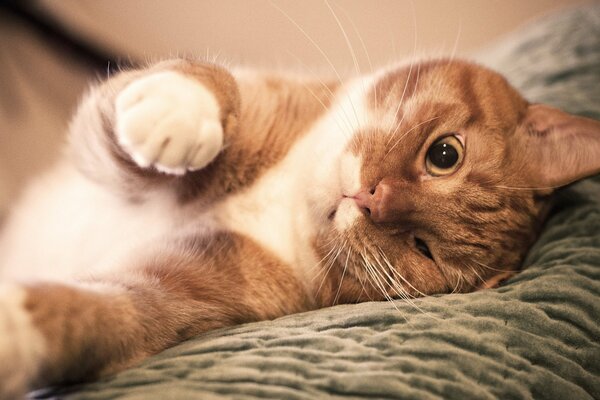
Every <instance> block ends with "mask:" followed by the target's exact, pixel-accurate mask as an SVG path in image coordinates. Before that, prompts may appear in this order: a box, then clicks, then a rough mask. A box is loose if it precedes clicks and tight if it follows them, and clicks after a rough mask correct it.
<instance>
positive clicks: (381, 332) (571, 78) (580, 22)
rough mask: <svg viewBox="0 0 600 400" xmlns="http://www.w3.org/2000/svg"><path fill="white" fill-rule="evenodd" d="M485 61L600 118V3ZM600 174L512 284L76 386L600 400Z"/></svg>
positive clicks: (143, 395) (222, 345)
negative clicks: (596, 399) (594, 399)
mask: <svg viewBox="0 0 600 400" xmlns="http://www.w3.org/2000/svg"><path fill="white" fill-rule="evenodd" d="M478 59H480V60H482V62H485V63H486V64H488V65H490V66H492V67H494V68H496V69H498V70H500V71H501V72H503V73H505V74H506V75H507V76H508V77H509V79H510V80H511V81H512V82H513V83H514V84H515V85H516V86H517V87H519V88H521V89H522V90H523V91H524V93H525V94H526V96H528V98H529V99H530V100H532V101H543V102H546V103H550V104H553V105H556V106H558V107H561V108H563V109H565V110H568V111H571V112H575V113H579V114H585V115H588V116H592V117H594V118H597V119H600V6H592V7H587V8H583V9H576V10H572V11H571V12H568V13H564V12H563V13H562V14H560V15H558V16H554V17H550V18H549V19H546V20H542V21H539V22H538V23H536V24H534V25H532V26H529V27H528V28H526V29H525V30H522V31H520V32H518V34H517V35H513V36H512V37H509V38H506V39H505V40H504V41H503V42H501V43H499V44H497V45H496V46H495V47H494V48H493V49H492V50H490V51H487V52H486V53H484V54H481V55H480V56H479V58H478ZM599 156H600V155H599ZM599 178H600V177H596V178H592V179H588V180H586V181H583V182H580V183H578V184H576V185H573V186H571V187H570V188H568V189H566V190H563V191H562V192H561V194H560V196H559V201H558V205H557V207H556V209H555V210H554V212H553V215H552V217H551V218H550V220H549V221H548V222H547V225H546V227H545V229H544V231H543V234H542V235H541V237H540V239H539V241H538V242H537V244H536V245H535V247H534V248H533V249H532V250H531V252H530V254H529V256H528V258H527V260H526V262H525V266H526V268H525V270H524V271H523V272H522V273H521V274H519V275H518V276H516V277H514V278H513V279H511V280H510V281H509V282H507V283H506V284H505V285H504V286H502V287H500V288H498V289H495V290H485V291H481V292H477V293H471V294H461V295H447V296H437V297H430V298H424V299H420V300H417V301H415V302H414V305H411V304H407V303H404V302H401V301H397V302H395V303H385V302H382V303H364V304H359V305H346V306H338V307H334V308H329V309H324V310H319V311H316V312H310V313H305V314H300V315H292V316H288V317H285V318H281V319H278V320H275V321H267V322H261V323H253V324H248V325H243V326H239V327H235V328H232V329H225V330H220V331H215V332H211V333H208V334H205V335H202V336H200V337H198V338H196V339H194V340H190V341H188V342H186V343H183V344H181V345H179V346H177V347H174V348H172V349H169V350H167V351H165V352H163V353H162V354H159V355H157V356H155V357H153V358H151V359H149V360H147V361H145V362H144V363H143V364H141V365H140V366H138V367H136V368H132V369H130V370H127V371H124V372H122V373H120V374H118V375H117V376H115V377H113V378H111V379H108V380H106V381H103V382H99V383H93V384H89V385H85V386H81V387H77V388H70V389H67V391H63V392H62V395H64V396H65V397H68V398H69V399H72V400H74V399H129V400H133V399H192V398H197V399H223V398H236V399H256V398H275V399H317V398H319V399H320V398H342V397H344V398H356V399H358V398H367V397H368V398H382V399H383V398H385V399H389V398H400V399H473V398H476V399H493V398H501V399H526V398H535V399H592V398H600V344H599V341H600V328H599V319H600V300H599V299H600V297H599V295H600V200H599V199H600V179H599Z"/></svg>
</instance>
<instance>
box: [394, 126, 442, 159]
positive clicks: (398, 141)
mask: <svg viewBox="0 0 600 400" xmlns="http://www.w3.org/2000/svg"><path fill="white" fill-rule="evenodd" d="M438 118H440V117H439V116H437V117H433V118H430V119H428V120H426V121H423V122H420V123H418V124H417V125H415V126H413V127H412V128H410V129H409V130H408V131H406V132H404V133H403V134H402V135H401V136H400V137H399V138H398V140H396V143H394V145H393V146H392V147H390V148H389V149H388V151H387V152H386V153H385V155H384V156H383V158H385V157H386V156H387V155H388V154H390V152H391V151H392V150H393V149H394V147H396V146H397V145H398V144H399V143H400V142H401V141H402V139H404V138H405V137H406V135H408V134H409V133H410V132H412V131H414V130H415V129H417V128H418V127H420V126H421V125H424V124H426V123H429V122H431V121H433V120H436V119H438Z"/></svg>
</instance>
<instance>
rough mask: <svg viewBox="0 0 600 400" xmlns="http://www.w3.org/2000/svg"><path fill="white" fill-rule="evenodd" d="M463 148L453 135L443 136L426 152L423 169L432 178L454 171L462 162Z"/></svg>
mask: <svg viewBox="0 0 600 400" xmlns="http://www.w3.org/2000/svg"><path fill="white" fill-rule="evenodd" d="M463 155H464V148H463V145H462V143H461V142H460V140H458V138H457V137H456V136H454V135H449V136H444V137H443V138H441V139H439V140H438V141H437V142H435V143H434V144H432V145H431V147H430V148H429V150H427V157H426V158H425V167H426V168H427V172H428V173H429V174H430V175H433V176H443V175H448V174H451V173H452V172H454V171H456V169H457V168H458V167H459V166H460V163H461V162H462V160H463Z"/></svg>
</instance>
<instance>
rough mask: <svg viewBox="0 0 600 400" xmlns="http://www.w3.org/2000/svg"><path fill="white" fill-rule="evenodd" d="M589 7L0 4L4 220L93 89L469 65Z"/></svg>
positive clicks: (563, 0) (401, 1)
mask: <svg viewBox="0 0 600 400" xmlns="http://www.w3.org/2000/svg"><path fill="white" fill-rule="evenodd" d="M589 2H591V1H584V0H527V1H524V0H485V1H480V0H444V1H440V0H329V1H326V0H302V1H298V0H272V1H269V0H171V1H162V0H103V1H96V0H39V1H31V0H29V1H26V0H21V1H17V0H14V1H7V0H0V216H1V215H2V211H3V210H5V209H6V207H7V206H8V205H9V204H10V203H11V202H12V201H13V200H14V199H15V197H16V196H17V195H18V193H19V192H20V190H21V189H22V188H23V185H24V184H25V183H26V182H28V181H29V180H30V179H31V177H33V176H35V175H36V174H38V173H39V172H41V171H43V170H44V169H45V168H47V167H48V166H49V165H50V164H51V163H52V162H53V160H55V159H56V157H57V156H58V154H59V149H60V144H61V143H62V142H63V140H64V133H65V131H66V128H67V125H68V122H69V118H70V115H71V114H72V113H73V111H74V109H75V107H76V104H77V100H78V99H79V98H80V96H81V95H82V93H83V92H84V90H85V88H86V87H87V85H89V83H90V82H92V81H96V80H98V79H102V78H103V77H106V76H107V74H108V72H109V71H114V70H117V69H118V67H119V66H134V65H139V64H143V63H145V62H147V61H152V60H158V59H162V58H168V57H175V56H178V55H187V56H200V57H208V58H209V59H211V60H212V59H216V60H217V61H221V62H226V63H230V64H233V65H238V64H243V65H248V66H252V67H258V68H265V69H291V70H293V71H301V72H305V73H308V74H320V75H335V74H339V75H341V76H344V75H348V74H352V73H355V71H363V72H364V71H370V70H371V69H373V68H377V67H379V66H382V65H385V64H388V63H390V62H392V61H394V60H399V59H404V58H408V57H412V56H418V55H423V54H427V55H431V54H434V55H442V54H455V55H458V56H467V57H468V56H469V55H470V54H474V53H475V52H477V51H480V50H484V49H485V47H486V46H488V45H490V44H492V43H493V42H494V41H496V40H499V39H500V38H501V37H502V36H503V35H505V34H507V33H508V32H510V31H512V30H514V29H515V28H517V27H518V26H520V25H522V24H525V23H527V22H528V21H530V20H532V19H534V18H538V17H541V16H543V15H544V14H547V13H550V12H555V11H556V10H559V9H561V8H565V7H572V6H576V5H579V4H584V3H589Z"/></svg>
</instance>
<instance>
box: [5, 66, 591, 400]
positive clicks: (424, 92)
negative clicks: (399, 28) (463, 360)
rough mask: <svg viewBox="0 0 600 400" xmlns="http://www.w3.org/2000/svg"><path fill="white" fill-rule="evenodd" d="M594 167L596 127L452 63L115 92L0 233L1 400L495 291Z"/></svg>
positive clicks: (130, 75)
mask: <svg viewBox="0 0 600 400" xmlns="http://www.w3.org/2000/svg"><path fill="white" fill-rule="evenodd" d="M599 154H600V123H599V122H597V121H593V120H590V119H585V118H580V117H575V116H572V115H569V114H566V113H563V112H561V111H559V110H556V109H553V108H550V107H548V106H544V105H532V104H528V103H527V101H525V100H524V99H523V98H522V97H521V96H520V95H519V94H518V93H517V92H516V91H515V90H514V89H513V88H512V87H510V86H509V85H508V84H507V82H506V81H505V80H504V79H503V78H502V77H501V76H500V75H498V74H496V73H494V72H492V71H490V70H488V69H485V68H483V67H480V66H478V65H474V64H471V63H468V62H464V61H449V60H431V61H426V62H421V63H418V64H410V65H401V66H396V67H394V68H389V69H386V70H383V71H380V72H378V73H375V74H372V75H369V76H363V77H358V78H356V79H354V80H349V81H347V82H339V83H328V84H322V83H320V82H315V81H312V80H309V79H303V78H300V77H284V76H277V75H273V74H259V73H254V72H249V71H228V70H226V69H224V68H221V67H219V66H216V65H211V64H206V63H201V62H192V61H185V60H177V61H168V62H163V63H160V64H158V65H155V66H152V67H149V68H146V69H143V70H138V71H131V72H124V73H121V74H120V75H118V76H116V77H113V78H111V79H109V80H108V81H107V82H105V83H104V84H103V85H101V86H99V87H97V88H94V89H92V90H91V92H90V93H89V95H88V96H87V97H86V99H85V100H84V101H83V103H82V104H81V106H80V109H79V111H78V112H77V115H76V116H75V118H74V120H73V122H72V125H71V136H70V146H69V151H68V153H67V154H66V155H65V157H64V159H63V160H62V161H61V163H60V164H59V165H58V166H57V167H56V168H55V169H54V170H52V171H50V172H49V174H47V175H46V176H45V177H44V178H42V179H41V180H40V181H39V182H38V183H37V184H36V185H34V186H32V187H31V188H30V190H29V191H28V192H27V193H26V196H25V198H24V199H23V201H22V203H21V204H20V206H19V207H17V208H16V209H15V210H14V212H13V215H12V217H11V219H10V220H9V222H8V224H7V226H6V228H5V231H4V237H3V241H2V248H1V249H0V257H1V260H0V265H1V266H2V274H3V278H2V281H3V282H5V285H4V287H3V289H2V291H1V292H0V360H2V364H1V365H0V398H6V399H8V398H14V396H17V395H19V394H21V393H23V392H24V391H26V390H28V389H31V388H34V387H39V386H43V385H49V384H57V383H68V382H77V381H81V380H86V379H93V378H96V377H98V376H101V375H105V374H110V373H113V372H115V371H118V370H120V369H123V368H125V367H127V366H129V365H131V364H133V363H136V362H138V361H140V360H141V359H143V358H145V357H147V356H149V355H151V354H154V353H157V352H159V351H161V350H163V349H165V348H167V347H169V346H172V345H174V344H176V343H179V342H181V341H183V340H185V339H187V338H190V337H192V336H194V335H197V334H199V333H201V332H204V331H207V330H210V329H215V328H219V327H223V326H229V325H234V324H240V323H244V322H249V321H257V320H264V319H271V318H276V317H279V316H282V315H285V314H290V313H296V312H301V311H306V310H311V309H315V308H319V307H326V306H331V305H334V304H340V303H354V302H361V301H366V300H383V299H390V298H407V299H410V298H413V297H417V296H423V295H428V294H433V293H448V292H468V291H472V290H476V289H478V288H482V287H491V286H494V285H495V284H497V282H498V281H500V280H501V279H503V278H506V277H507V276H510V275H511V274H513V273H514V272H515V271H517V270H518V268H519V263H520V262H521V260H522V258H523V256H524V254H525V252H526V251H527V249H528V247H529V246H530V245H531V244H532V242H533V240H534V239H535V237H536V233H537V231H538V230H539V228H540V225H541V223H542V220H543V218H544V216H545V214H546V212H547V209H548V206H549V200H550V195H551V193H552V192H553V190H554V189H555V188H557V187H559V186H563V185H566V184H568V183H571V182H573V181H575V180H577V179H580V178H583V177H585V176H589V175H592V174H596V173H598V172H600V157H598V155H599Z"/></svg>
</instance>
